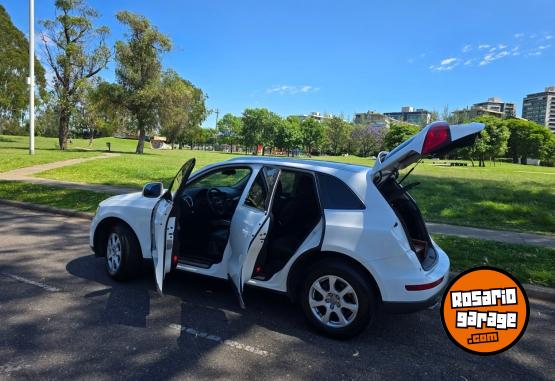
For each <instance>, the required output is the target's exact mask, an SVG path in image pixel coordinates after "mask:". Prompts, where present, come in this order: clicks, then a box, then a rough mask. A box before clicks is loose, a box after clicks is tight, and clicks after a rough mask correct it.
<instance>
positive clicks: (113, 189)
mask: <svg viewBox="0 0 555 381" xmlns="http://www.w3.org/2000/svg"><path fill="white" fill-rule="evenodd" d="M118 155H119V154H114V153H105V154H102V155H99V156H95V157H89V158H82V159H71V160H64V161H58V162H54V163H48V164H41V165H35V166H32V167H27V168H20V169H15V170H13V171H9V172H4V173H0V180H10V181H25V182H28V183H32V184H42V185H49V186H55V187H61V188H69V189H80V190H88V191H93V192H105V193H114V194H120V193H131V192H137V189H136V188H128V187H121V186H112V185H101V184H86V183H75V182H68V181H59V180H53V179H42V178H38V177H32V175H34V174H37V173H40V172H44V171H48V170H50V169H55V168H62V167H66V166H69V165H74V164H80V163H83V162H86V161H91V160H99V159H108V158H110V157H114V156H118ZM427 226H428V229H429V230H430V232H431V233H435V234H446V235H454V236H458V237H466V238H477V239H486V240H492V241H499V242H505V243H511V244H525V245H535V246H543V247H551V248H555V235H551V236H549V235H540V234H532V233H520V232H513V231H503V230H492V229H480V228H471V227H466V226H457V225H447V224H438V223H428V224H427Z"/></svg>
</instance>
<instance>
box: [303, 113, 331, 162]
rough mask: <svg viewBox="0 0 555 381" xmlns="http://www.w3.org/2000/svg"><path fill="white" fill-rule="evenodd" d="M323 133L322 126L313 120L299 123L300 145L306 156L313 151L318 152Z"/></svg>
mask: <svg viewBox="0 0 555 381" xmlns="http://www.w3.org/2000/svg"><path fill="white" fill-rule="evenodd" d="M325 133H326V131H325V128H324V125H323V124H322V123H320V122H318V121H317V120H316V119H314V118H306V119H305V120H303V121H302V122H301V135H302V144H303V145H304V148H305V152H306V153H307V154H308V155H311V154H312V152H313V150H316V151H319V150H320V147H321V146H322V144H323V142H324V139H325Z"/></svg>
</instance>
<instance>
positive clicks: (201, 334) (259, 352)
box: [170, 324, 270, 357]
mask: <svg viewBox="0 0 555 381" xmlns="http://www.w3.org/2000/svg"><path fill="white" fill-rule="evenodd" d="M170 328H172V329H176V330H178V331H181V332H185V333H188V334H189V335H191V336H195V337H200V338H203V339H206V340H211V341H214V342H216V343H220V344H224V345H227V346H228V347H232V348H235V349H241V350H243V351H246V352H250V353H254V354H255V355H259V356H263V357H266V356H269V355H270V352H268V351H265V350H263V349H259V348H256V347H253V346H251V345H245V344H241V343H239V342H237V341H233V340H224V339H222V338H221V337H220V336H216V335H211V334H209V333H206V332H201V331H198V330H196V329H194V328H191V327H185V326H183V325H180V324H170Z"/></svg>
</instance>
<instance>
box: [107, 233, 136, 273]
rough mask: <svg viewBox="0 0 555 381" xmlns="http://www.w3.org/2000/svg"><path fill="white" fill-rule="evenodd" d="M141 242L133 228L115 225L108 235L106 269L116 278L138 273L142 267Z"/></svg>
mask: <svg viewBox="0 0 555 381" xmlns="http://www.w3.org/2000/svg"><path fill="white" fill-rule="evenodd" d="M139 255H140V252H139V243H138V242H137V238H136V237H135V235H134V233H133V232H132V231H131V229H130V228H129V227H127V226H125V225H123V224H117V225H114V226H113V227H112V228H111V229H110V230H109V232H108V235H107V236H106V271H107V272H108V275H110V276H111V277H112V278H114V279H115V280H125V279H129V278H132V277H133V276H135V275H137V273H138V271H139V268H140V257H139Z"/></svg>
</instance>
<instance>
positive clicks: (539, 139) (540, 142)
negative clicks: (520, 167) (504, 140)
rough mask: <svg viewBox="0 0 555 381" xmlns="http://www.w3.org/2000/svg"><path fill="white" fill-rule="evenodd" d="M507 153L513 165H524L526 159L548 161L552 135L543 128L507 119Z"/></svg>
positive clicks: (524, 121) (525, 121)
mask: <svg viewBox="0 0 555 381" xmlns="http://www.w3.org/2000/svg"><path fill="white" fill-rule="evenodd" d="M507 127H508V129H509V131H510V136H509V141H508V147H509V148H508V153H509V155H510V156H511V157H512V158H513V162H514V163H518V162H519V161H520V162H521V163H523V164H526V158H527V157H531V158H538V159H548V160H549V158H550V157H549V156H548V153H549V152H551V147H550V145H551V142H552V141H553V133H552V132H551V131H550V130H549V129H548V128H547V127H545V126H540V125H539V124H536V123H534V122H530V121H527V120H522V119H508V120H507Z"/></svg>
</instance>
